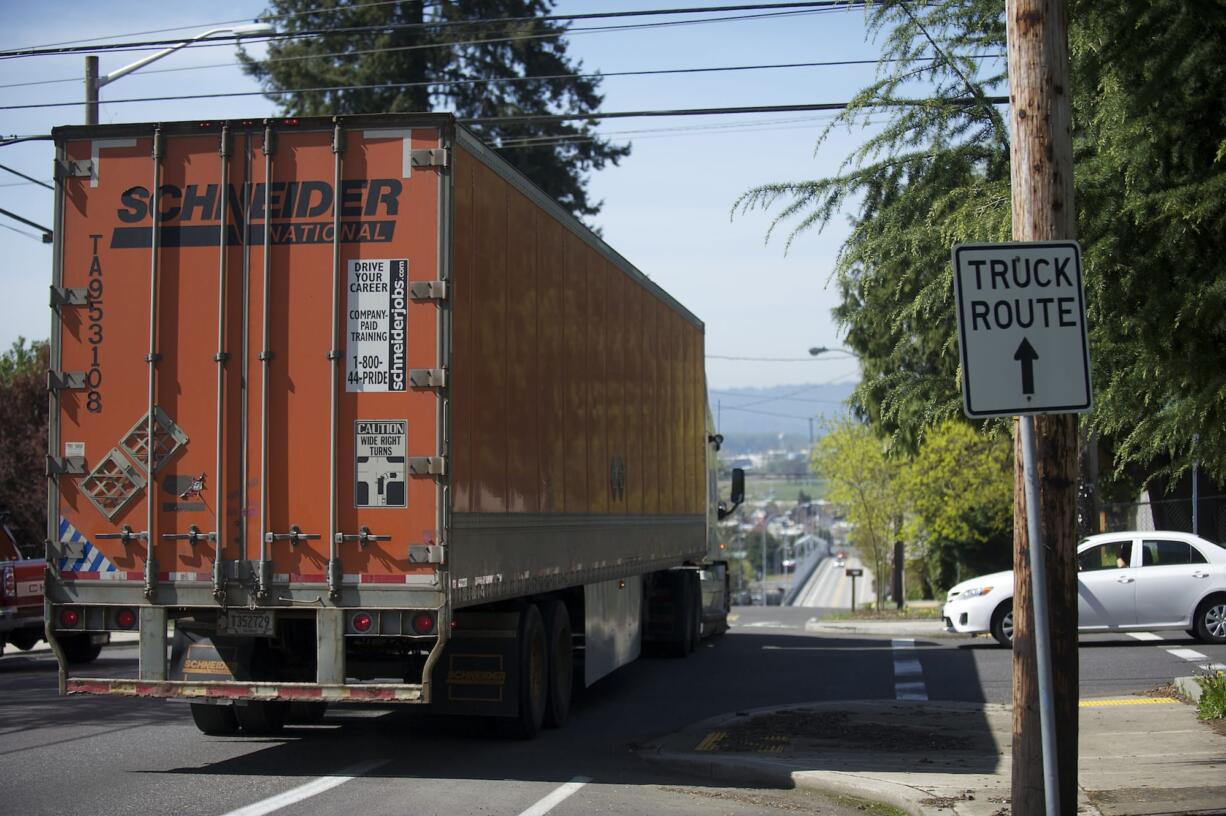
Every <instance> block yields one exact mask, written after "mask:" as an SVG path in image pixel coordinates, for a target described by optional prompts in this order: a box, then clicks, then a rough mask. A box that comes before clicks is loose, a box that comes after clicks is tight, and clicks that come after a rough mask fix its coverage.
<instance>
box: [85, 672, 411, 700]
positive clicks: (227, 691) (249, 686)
mask: <svg viewBox="0 0 1226 816" xmlns="http://www.w3.org/2000/svg"><path fill="white" fill-rule="evenodd" d="M65 690H66V691H67V693H68V694H108V695H112V696H117V697H145V698H153V699H181V700H191V701H195V702H205V701H217V702H221V701H227V700H285V701H289V702H295V701H303V702H321V703H421V702H423V701H424V696H423V689H422V686H421V684H408V683H382V684H376V683H361V684H352V685H323V684H319V683H257V682H246V681H241V680H240V681H205V680H156V681H150V680H133V679H109V678H90V677H70V678H68V681H67V686H66V689H65Z"/></svg>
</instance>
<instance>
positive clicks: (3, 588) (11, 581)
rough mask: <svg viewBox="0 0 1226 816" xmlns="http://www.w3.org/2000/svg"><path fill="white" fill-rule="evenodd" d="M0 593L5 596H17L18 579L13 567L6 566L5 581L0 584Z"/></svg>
mask: <svg viewBox="0 0 1226 816" xmlns="http://www.w3.org/2000/svg"><path fill="white" fill-rule="evenodd" d="M0 594H3V596H4V597H5V598H16V597H17V579H16V578H15V577H14V576H13V568H12V567H5V568H4V583H3V584H2V585H0Z"/></svg>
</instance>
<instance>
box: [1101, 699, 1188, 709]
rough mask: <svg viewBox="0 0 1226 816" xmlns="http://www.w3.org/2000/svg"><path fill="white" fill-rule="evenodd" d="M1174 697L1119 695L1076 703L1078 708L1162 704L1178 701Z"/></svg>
mask: <svg viewBox="0 0 1226 816" xmlns="http://www.w3.org/2000/svg"><path fill="white" fill-rule="evenodd" d="M1178 702H1179V701H1178V700H1176V699H1175V698H1174V697H1121V698H1119V699H1111V700H1082V701H1081V702H1080V703H1078V704H1077V707H1078V708H1104V707H1106V706H1126V705H1162V704H1166V703H1178Z"/></svg>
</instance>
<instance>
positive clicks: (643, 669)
mask: <svg viewBox="0 0 1226 816" xmlns="http://www.w3.org/2000/svg"><path fill="white" fill-rule="evenodd" d="M734 612H735V613H736V619H735V620H734V621H733V628H732V631H731V632H729V633H728V634H726V635H724V636H722V637H720V638H716V639H714V640H712V641H706V642H704V644H703V645H702V647H700V649H699V651H698V652H696V653H695V654H694V655H691V656H690V657H689V658H687V659H685V660H667V659H645V660H641V661H639V662H637V663H635V664H633V665H631V666H628V667H626V668H625V669H622V670H621V671H619V672H616V673H615V674H614V675H613V676H611V677H609V678H607V679H606V680H604V681H602V682H601V683H599V684H597V685H596V686H595V687H593V688H592V689H589V690H588V691H587V692H586V693H585V694H584V695H583V696H582V699H581V700H580V701H579V702H578V704H577V709H576V711H575V713H574V716H573V718H572V721H571V723H570V724H569V725H568V726H567V727H566V728H565V729H562V730H560V731H550V732H546V733H544V734H543V735H542V737H541V738H539V739H537V740H535V741H533V742H528V743H523V742H512V741H507V740H504V739H500V738H498V737H496V736H494V735H492V734H491V733H490V731H489V729H488V728H487V727H486V726H485V724H484V723H483V722H481V721H479V720H432V719H429V718H424V717H422V716H420V715H418V714H416V713H415V712H413V711H410V710H405V709H395V710H383V709H366V708H360V707H356V708H342V707H337V708H334V709H333V710H331V711H330V712H329V715H328V717H327V718H326V719H325V721H324V723H323V724H321V725H318V726H298V727H289V728H287V729H286V731H285V734H284V735H283V736H279V737H277V738H275V739H272V738H265V739H240V738H214V737H204V736H202V735H200V734H199V733H198V732H197V731H196V730H195V728H194V726H193V725H192V724H191V718H190V715H189V713H188V710H187V708H186V706H184V705H182V704H175V703H167V702H157V701H152V702H150V701H134V700H123V699H111V698H101V697H73V698H61V697H59V696H58V695H57V694H56V691H55V671H54V665H53V663H52V662H51V660H50V657H49V655H48V654H47V653H46V652H43V653H32V654H13V653H11V652H9V653H6V655H5V656H4V657H0V779H3V780H5V790H4V793H3V796H4V801H5V803H6V804H5V810H6V812H12V813H20V814H22V816H33V814H40V813H47V814H75V813H81V814H87V813H88V814H91V816H107V815H108V814H129V813H133V812H139V813H171V812H173V813H176V814H188V815H190V816H194V815H196V814H199V816H221V815H222V814H225V815H226V816H238V814H242V816H256V814H262V813H271V812H274V811H275V810H277V809H284V812H286V813H288V812H294V813H310V814H316V813H319V814H331V813H345V814H356V813H360V814H362V816H375V814H383V813H388V814H391V813H397V814H404V813H413V814H435V813H437V814H447V815H448V816H457V814H465V813H480V814H491V815H495V814H496V815H498V816H501V815H502V814H507V815H508V816H524V815H526V814H532V816H542V814H544V813H552V814H558V816H578V814H586V813H593V812H600V813H613V814H619V813H626V814H631V813H634V814H638V813H653V814H655V813H660V814H679V815H682V814H684V815H686V816H688V815H689V814H694V816H697V815H698V814H703V816H711V814H719V813H737V814H740V813H745V814H766V813H772V814H778V813H779V812H781V811H786V812H792V813H821V814H839V816H848V815H849V814H852V813H859V812H860V811H857V810H856V809H855V808H854V807H850V806H848V805H846V804H842V805H840V804H838V803H833V802H831V801H829V800H826V799H823V798H821V797H817V796H814V795H812V794H807V793H804V792H799V791H783V790H752V789H744V788H737V787H735V786H733V785H731V784H721V783H720V782H718V781H713V780H707V779H701V778H695V777H690V776H685V775H681V774H678V773H676V772H674V771H670V770H668V769H666V768H663V767H660V766H656V765H653V764H651V763H649V762H647V761H646V760H644V759H642V758H640V757H639V756H638V755H637V754H636V753H635V749H636V747H637V746H639V745H641V744H643V743H646V742H648V741H650V740H651V739H652V738H654V737H656V736H658V735H661V734H664V733H669V732H672V731H675V730H678V729H680V728H681V727H683V726H685V725H687V724H690V723H693V722H696V721H698V720H702V719H705V718H707V717H711V716H715V715H718V714H723V713H727V712H733V711H738V710H745V709H749V708H757V707H763V706H772V705H783V704H798V703H807V702H812V701H819V700H856V699H891V698H893V697H895V695H896V693H897V689H898V687H899V686H898V685H897V684H896V682H895V672H896V671H897V670H899V667H900V666H902V665H906V664H907V663H908V662H910V661H915V662H917V663H918V666H916V667H915V668H916V670H917V671H918V673H919V676H920V677H921V678H922V682H923V683H924V686H925V691H926V693H927V696H928V698H929V699H933V700H966V701H989V702H1007V701H1008V698H1009V694H1010V691H1009V689H1010V683H1009V673H1010V671H1011V660H1010V656H1009V653H1008V652H1007V651H1005V650H1003V649H999V648H995V647H994V646H993V645H992V644H991V643H990V642H989V641H987V640H985V639H982V638H980V639H976V640H964V639H949V638H937V637H934V638H932V639H926V638H922V637H921V638H916V639H914V641H913V642H912V641H900V642H893V641H892V640H891V639H890V638H888V637H861V636H855V637H831V636H827V635H819V634H815V633H813V632H808V631H806V629H805V625H806V623H807V621H808V620H809V619H810V618H813V617H814V610H811V609H803V608H795V607H792V608H780V607H767V608H762V607H737V608H735V609H734ZM818 614H820V612H819V613H818ZM933 625H934V627H935V625H936V624H935V622H934V624H933ZM1169 648H1176V649H1178V648H1194V649H1196V650H1198V651H1199V652H1200V653H1204V654H1206V655H1207V656H1208V657H1210V658H1211V659H1213V660H1215V661H1218V662H1226V646H1217V647H1206V646H1204V645H1203V644H1192V643H1190V642H1188V641H1186V640H1185V639H1183V638H1177V639H1172V640H1163V641H1139V640H1136V639H1134V638H1129V637H1106V636H1095V637H1087V638H1084V639H1083V649H1082V654H1081V662H1082V665H1081V682H1082V691H1083V696H1089V695H1099V694H1126V693H1135V692H1141V691H1144V690H1146V689H1148V688H1151V687H1153V686H1155V685H1157V684H1159V683H1161V682H1165V681H1167V680H1169V679H1170V678H1172V677H1174V676H1176V675H1177V674H1187V673H1190V666H1189V664H1188V662H1187V661H1185V660H1183V659H1181V658H1180V657H1177V656H1175V655H1173V654H1171V653H1170V652H1168V651H1167V649H1169ZM135 657H136V653H135V649H134V648H133V647H131V646H124V645H121V646H111V647H108V648H107V649H106V650H105V651H104V653H103V656H102V658H101V659H100V660H99V662H98V663H97V664H95V665H94V667H93V669H95V670H96V671H93V672H91V673H99V674H100V673H104V672H116V671H130V670H131V669H132V668H133V666H134V663H135ZM900 661H901V662H900Z"/></svg>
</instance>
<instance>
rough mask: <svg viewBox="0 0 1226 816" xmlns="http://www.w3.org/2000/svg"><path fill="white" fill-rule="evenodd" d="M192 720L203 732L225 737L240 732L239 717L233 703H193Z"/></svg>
mask: <svg viewBox="0 0 1226 816" xmlns="http://www.w3.org/2000/svg"><path fill="white" fill-rule="evenodd" d="M191 709H192V722H194V723H195V724H196V728H198V729H200V732H201V733H202V734H208V735H209V736H213V737H225V736H229V735H230V734H234V733H237V732H238V719H237V718H236V717H235V716H234V706H232V705H209V704H208V703H192V705H191Z"/></svg>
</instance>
